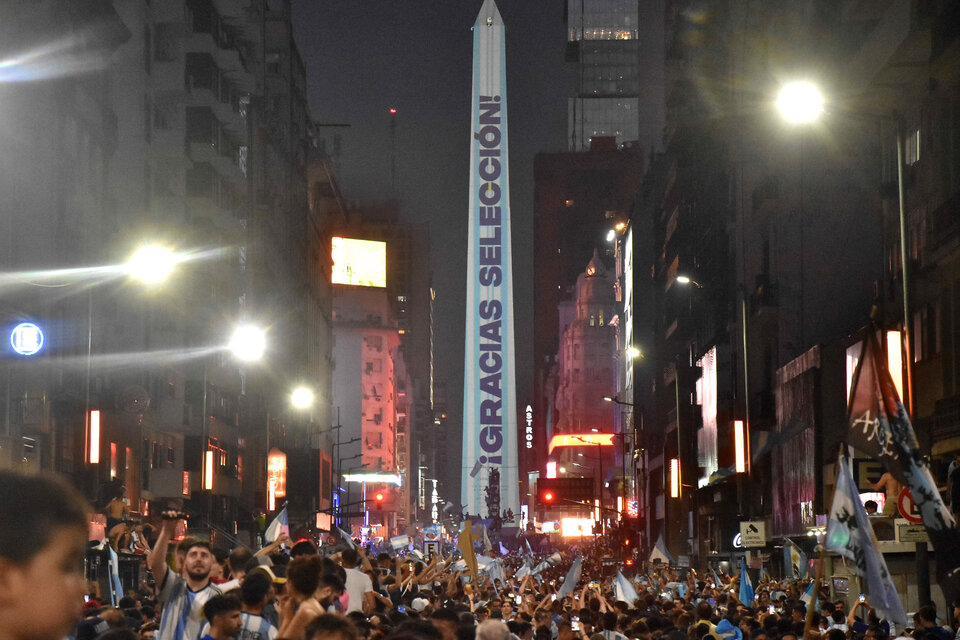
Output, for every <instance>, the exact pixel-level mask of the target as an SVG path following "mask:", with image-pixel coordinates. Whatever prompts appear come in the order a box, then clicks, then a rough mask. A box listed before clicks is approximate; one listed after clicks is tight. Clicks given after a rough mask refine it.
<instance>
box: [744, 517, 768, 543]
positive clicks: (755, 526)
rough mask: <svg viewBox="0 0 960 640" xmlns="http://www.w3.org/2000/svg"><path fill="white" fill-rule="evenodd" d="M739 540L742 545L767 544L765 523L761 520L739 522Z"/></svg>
mask: <svg viewBox="0 0 960 640" xmlns="http://www.w3.org/2000/svg"><path fill="white" fill-rule="evenodd" d="M740 542H741V544H743V546H744V547H746V548H748V549H749V548H750V547H764V546H766V545H767V525H766V523H765V522H764V521H763V520H745V521H743V522H741V523H740Z"/></svg>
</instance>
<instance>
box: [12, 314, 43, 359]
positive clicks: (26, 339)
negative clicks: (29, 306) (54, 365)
mask: <svg viewBox="0 0 960 640" xmlns="http://www.w3.org/2000/svg"><path fill="white" fill-rule="evenodd" d="M10 346H11V347H13V350H14V351H15V352H17V353H18V354H20V355H21V356H32V355H34V354H35V353H37V352H39V351H40V349H42V348H43V331H42V330H41V329H40V327H38V326H37V325H35V324H34V323H32V322H21V323H20V324H18V325H17V326H15V327H14V328H13V331H11V332H10Z"/></svg>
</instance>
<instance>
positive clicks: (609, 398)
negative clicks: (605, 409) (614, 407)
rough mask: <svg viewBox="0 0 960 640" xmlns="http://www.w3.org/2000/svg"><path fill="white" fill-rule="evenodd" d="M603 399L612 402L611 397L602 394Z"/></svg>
mask: <svg viewBox="0 0 960 640" xmlns="http://www.w3.org/2000/svg"><path fill="white" fill-rule="evenodd" d="M603 399H604V400H605V401H607V402H613V398H611V397H610V396H603Z"/></svg>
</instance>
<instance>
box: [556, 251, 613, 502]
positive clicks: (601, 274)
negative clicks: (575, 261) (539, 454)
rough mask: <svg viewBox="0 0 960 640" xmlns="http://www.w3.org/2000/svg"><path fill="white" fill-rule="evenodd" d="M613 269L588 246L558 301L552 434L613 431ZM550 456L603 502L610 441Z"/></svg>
mask: <svg viewBox="0 0 960 640" xmlns="http://www.w3.org/2000/svg"><path fill="white" fill-rule="evenodd" d="M614 282H615V279H614V274H613V273H611V272H610V271H609V270H608V269H607V267H606V266H605V265H604V263H603V261H602V260H601V259H600V257H599V256H598V255H597V253H596V252H594V254H593V257H592V258H591V259H590V262H589V263H588V264H587V266H586V268H585V269H584V270H583V271H582V272H581V274H580V276H579V277H578V278H577V284H576V288H575V289H574V294H573V298H572V299H570V300H566V301H564V302H563V303H562V304H561V306H560V349H559V351H558V355H557V374H556V378H555V382H556V388H555V394H556V402H555V407H556V413H557V416H558V420H557V423H556V426H555V431H554V432H555V434H556V435H566V434H589V433H593V432H599V433H613V428H614V420H613V412H612V411H611V409H610V405H609V404H608V403H606V402H604V401H603V398H604V397H605V396H610V395H611V394H613V392H614V389H615V387H616V375H617V372H616V369H617V364H618V357H617V351H616V349H617V333H618V332H617V325H616V324H614V323H615V322H616V305H615V295H614ZM550 457H551V459H552V460H554V461H556V462H557V466H558V467H560V468H562V469H565V474H561V475H567V476H571V477H573V476H580V477H593V478H594V479H595V480H596V482H597V496H598V497H599V498H600V499H601V505H607V504H609V500H610V494H609V493H608V492H605V491H604V484H605V483H606V482H608V481H609V480H610V479H612V478H613V477H615V476H617V475H618V474H617V473H616V471H617V462H619V457H618V456H615V455H613V448H612V447H605V446H596V447H594V446H592V445H589V444H587V443H586V442H583V443H579V444H576V443H575V446H570V447H563V448H559V449H555V450H554V451H553V453H552V454H551V456H550Z"/></svg>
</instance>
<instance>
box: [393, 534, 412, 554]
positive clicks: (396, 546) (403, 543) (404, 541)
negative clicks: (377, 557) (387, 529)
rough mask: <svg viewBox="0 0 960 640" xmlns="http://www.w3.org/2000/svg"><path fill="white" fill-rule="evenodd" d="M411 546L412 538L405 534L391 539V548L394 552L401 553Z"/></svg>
mask: <svg viewBox="0 0 960 640" xmlns="http://www.w3.org/2000/svg"><path fill="white" fill-rule="evenodd" d="M409 546H410V536H408V535H406V534H404V535H400V536H393V537H392V538H390V548H391V549H393V550H394V551H400V550H401V549H406V548H407V547H409Z"/></svg>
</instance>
